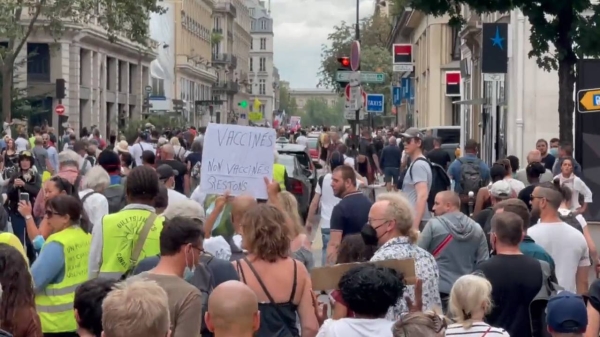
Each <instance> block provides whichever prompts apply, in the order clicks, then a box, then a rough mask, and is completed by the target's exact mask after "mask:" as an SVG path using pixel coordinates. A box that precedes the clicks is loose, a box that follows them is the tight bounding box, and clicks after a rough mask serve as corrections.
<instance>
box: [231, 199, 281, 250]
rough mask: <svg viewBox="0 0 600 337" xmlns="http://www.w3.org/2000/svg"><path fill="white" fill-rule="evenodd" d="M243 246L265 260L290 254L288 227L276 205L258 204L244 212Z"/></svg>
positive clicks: (242, 225)
mask: <svg viewBox="0 0 600 337" xmlns="http://www.w3.org/2000/svg"><path fill="white" fill-rule="evenodd" d="M241 227H242V236H243V238H244V241H243V244H244V248H245V249H247V250H248V252H249V253H251V254H254V255H256V257H257V258H259V259H261V260H265V261H267V262H275V261H277V260H278V259H284V258H287V257H288V256H289V254H290V229H289V228H288V227H287V226H286V225H285V216H284V214H283V213H282V212H281V211H280V210H279V209H277V207H275V206H272V205H269V204H259V205H256V206H254V207H252V208H251V209H250V210H248V211H247V212H246V215H245V216H244V218H243V220H242V224H241Z"/></svg>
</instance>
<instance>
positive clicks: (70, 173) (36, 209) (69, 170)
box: [33, 166, 81, 218]
mask: <svg viewBox="0 0 600 337" xmlns="http://www.w3.org/2000/svg"><path fill="white" fill-rule="evenodd" d="M78 174H79V170H78V169H77V168H75V167H70V166H69V167H65V168H63V169H61V170H60V171H59V172H58V174H56V175H57V176H59V177H61V178H64V179H66V180H67V181H68V182H70V183H71V184H74V183H75V180H77V175H78ZM80 185H81V184H80ZM80 187H81V186H80ZM44 196H45V192H44V185H43V184H42V188H41V189H40V193H38V195H37V198H35V204H34V205H33V216H35V217H36V218H41V217H43V216H44V212H45V211H46V204H45V202H46V201H45V200H44Z"/></svg>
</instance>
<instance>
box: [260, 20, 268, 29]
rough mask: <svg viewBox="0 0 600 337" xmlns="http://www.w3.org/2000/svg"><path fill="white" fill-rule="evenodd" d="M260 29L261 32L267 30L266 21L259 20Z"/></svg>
mask: <svg viewBox="0 0 600 337" xmlns="http://www.w3.org/2000/svg"><path fill="white" fill-rule="evenodd" d="M260 29H262V30H266V29H267V21H266V20H261V21H260Z"/></svg>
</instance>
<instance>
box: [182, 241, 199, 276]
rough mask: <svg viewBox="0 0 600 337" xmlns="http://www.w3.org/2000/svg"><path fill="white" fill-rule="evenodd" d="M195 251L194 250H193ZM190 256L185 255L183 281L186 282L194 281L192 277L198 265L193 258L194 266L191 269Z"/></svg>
mask: <svg viewBox="0 0 600 337" xmlns="http://www.w3.org/2000/svg"><path fill="white" fill-rule="evenodd" d="M192 250H193V248H192ZM187 257H188V255H187V253H186V254H185V270H184V272H183V279H184V280H186V281H190V280H191V279H192V277H194V273H195V272H196V263H195V262H194V259H193V258H192V266H191V267H190V266H189V265H188V258H187Z"/></svg>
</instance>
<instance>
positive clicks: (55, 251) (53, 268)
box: [31, 241, 65, 293]
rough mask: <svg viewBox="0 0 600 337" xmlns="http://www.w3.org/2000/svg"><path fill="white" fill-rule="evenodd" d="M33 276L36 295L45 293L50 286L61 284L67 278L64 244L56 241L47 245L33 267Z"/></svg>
mask: <svg viewBox="0 0 600 337" xmlns="http://www.w3.org/2000/svg"><path fill="white" fill-rule="evenodd" d="M31 275H32V276H33V287H34V290H35V292H36V293H39V292H41V291H43V290H44V289H46V287H48V285H50V284H56V283H60V282H61V281H62V280H63V279H64V277H65V254H64V252H63V246H62V244H60V243H58V242H55V241H53V242H48V243H46V245H45V246H44V249H42V251H41V252H40V255H39V256H38V257H37V259H36V260H35V262H34V263H33V266H31Z"/></svg>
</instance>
